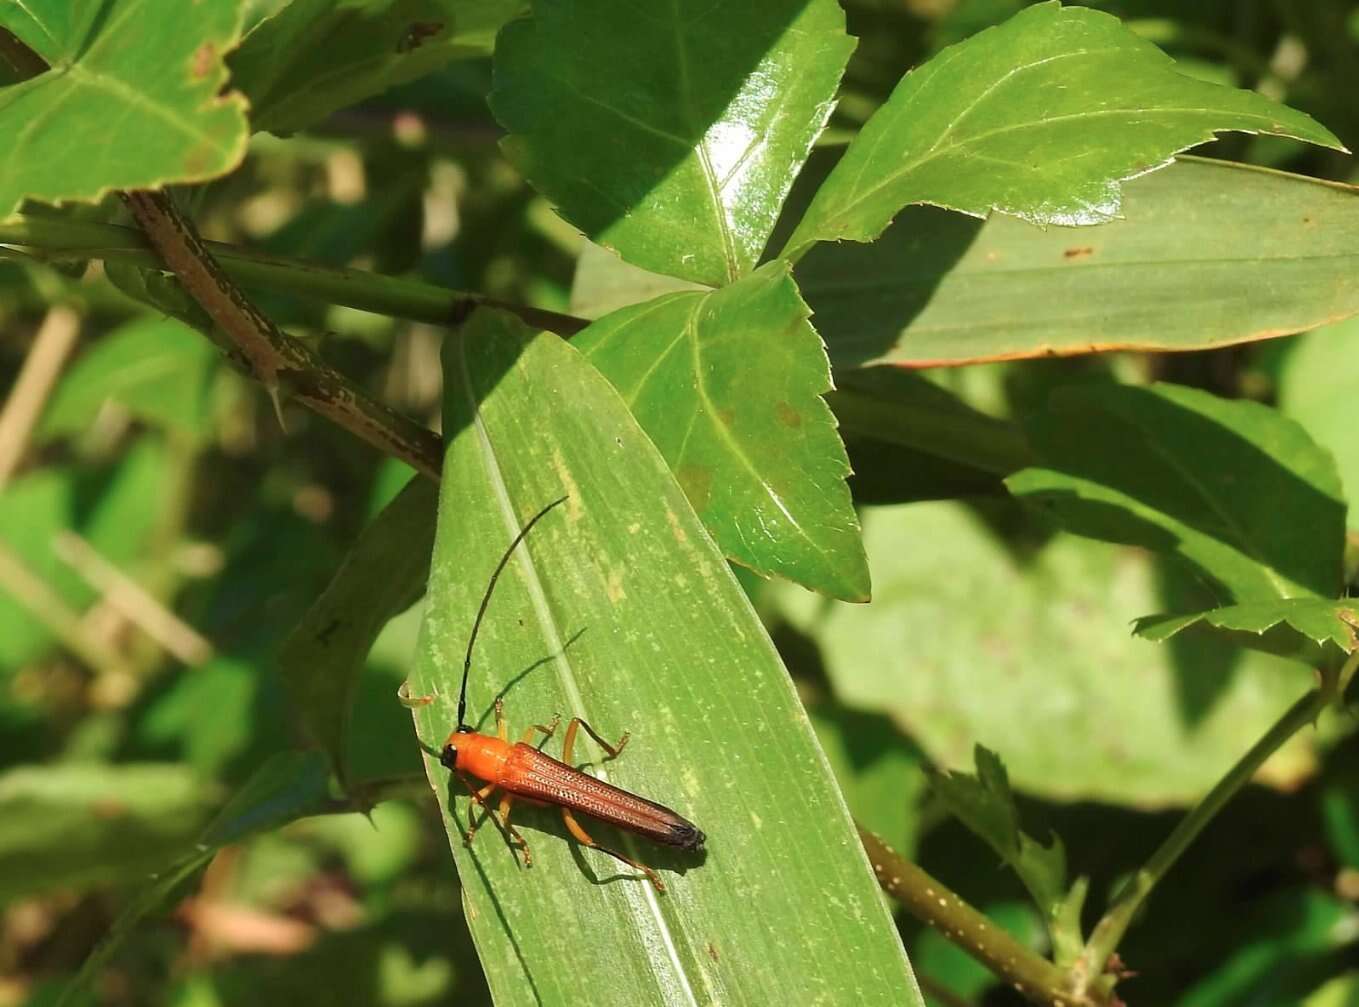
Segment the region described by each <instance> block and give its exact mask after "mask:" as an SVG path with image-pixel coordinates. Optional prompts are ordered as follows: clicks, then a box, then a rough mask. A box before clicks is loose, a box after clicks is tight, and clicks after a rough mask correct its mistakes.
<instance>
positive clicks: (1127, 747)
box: [762, 503, 1314, 807]
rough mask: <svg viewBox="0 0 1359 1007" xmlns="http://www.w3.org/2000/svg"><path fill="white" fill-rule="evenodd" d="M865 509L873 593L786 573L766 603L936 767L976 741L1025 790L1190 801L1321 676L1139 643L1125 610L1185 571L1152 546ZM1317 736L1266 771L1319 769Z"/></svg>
mask: <svg viewBox="0 0 1359 1007" xmlns="http://www.w3.org/2000/svg"><path fill="white" fill-rule="evenodd" d="M1021 514H1022V512H1021ZM983 517H985V518H988V519H989V521H990V522H992V524H995V525H1000V526H1001V528H1003V529H1004V531H1005V535H1004V537H1003V538H1002V537H1001V536H1000V535H998V534H997V533H996V530H995V528H994V527H992V526H991V525H988V523H987V522H986V521H983V520H982V518H983ZM862 519H863V525H864V542H865V545H866V546H867V549H868V554H869V555H870V556H872V557H873V579H874V582H875V584H874V592H873V604H871V605H847V604H842V603H835V602H832V603H827V602H826V600H825V599H823V598H820V597H817V596H815V595H812V594H809V593H807V592H805V591H802V590H800V589H798V588H796V587H793V586H792V585H786V584H774V585H770V587H769V588H768V589H767V590H766V592H765V594H764V595H763V597H762V600H767V602H768V604H769V606H770V607H771V609H773V610H774V611H775V612H776V613H777V614H778V615H779V616H781V617H782V618H783V619H785V620H787V621H788V622H789V623H791V624H792V626H793V627H794V628H795V629H797V630H800V631H801V632H802V633H804V634H806V635H807V636H809V637H811V638H813V639H815V640H816V641H817V644H818V648H819V657H820V663H821V664H822V665H823V666H824V669H825V670H824V674H825V676H826V678H827V679H828V680H829V682H830V684H831V686H832V688H833V690H834V693H835V696H836V698H838V699H839V700H840V702H842V703H844V704H845V705H846V706H848V707H850V708H851V709H854V710H859V711H871V712H876V713H883V714H886V715H887V716H889V717H891V718H892V720H893V721H894V722H895V723H896V724H898V725H900V726H901V728H902V730H904V731H905V732H906V733H907V734H908V735H909V736H910V737H911V739H912V740H914V741H915V742H916V744H918V745H919V746H920V747H921V748H922V749H923V750H924V752H925V753H926V755H927V756H928V757H929V759H930V761H932V762H933V763H935V764H936V765H942V766H957V765H965V764H967V763H970V762H971V760H972V749H973V746H974V745H975V744H977V743H980V744H983V745H985V746H986V747H988V748H990V749H993V750H995V751H1001V752H1004V753H1005V762H1006V766H1007V768H1008V771H1009V776H1010V779H1011V781H1012V783H1013V785H1014V787H1015V788H1016V789H1017V790H1020V791H1023V792H1025V793H1030V794H1035V795H1041V796H1043V797H1046V798H1049V799H1052V800H1058V801H1080V800H1090V801H1102V802H1105V803H1113V804H1123V805H1132V806H1136V807H1164V806H1165V805H1167V804H1185V803H1188V802H1192V801H1196V800H1198V799H1199V798H1200V797H1201V796H1202V795H1203V792H1204V791H1205V790H1207V789H1208V788H1209V787H1211V786H1212V785H1213V784H1214V783H1216V782H1217V781H1218V780H1219V779H1220V777H1221V775H1222V773H1223V771H1224V770H1225V769H1226V767H1228V766H1230V765H1231V764H1232V763H1233V762H1235V761H1236V760H1237V759H1238V758H1239V757H1240V755H1241V753H1242V752H1244V751H1245V750H1246V749H1248V748H1249V747H1250V746H1251V745H1253V744H1254V743H1255V742H1256V741H1257V740H1259V738H1260V736H1261V735H1262V734H1263V733H1264V732H1265V731H1266V730H1268V729H1269V727H1270V726H1271V725H1272V724H1274V722H1275V721H1276V720H1277V719H1278V717H1279V711H1280V710H1281V709H1283V708H1285V707H1287V706H1288V705H1289V704H1290V703H1292V702H1293V701H1294V700H1296V699H1297V698H1298V696H1299V695H1300V694H1302V693H1303V692H1305V691H1306V690H1308V689H1310V688H1312V687H1313V682H1312V676H1311V675H1310V674H1309V673H1307V672H1304V671H1302V669H1299V668H1298V667H1297V666H1296V665H1293V664H1291V663H1290V662H1287V661H1284V660H1282V659H1280V658H1276V657H1272V656H1270V655H1267V654H1258V653H1250V652H1246V653H1243V652H1241V651H1238V650H1236V649H1235V648H1233V647H1229V646H1225V645H1223V644H1221V643H1220V642H1218V641H1214V640H1212V639H1206V640H1194V641H1183V642H1182V641H1180V640H1176V641H1173V642H1172V643H1171V644H1170V645H1168V646H1157V645H1153V644H1150V643H1147V642H1145V641H1143V640H1138V639H1133V638H1130V637H1129V635H1128V621H1129V620H1130V619H1132V618H1133V617H1134V616H1136V615H1138V614H1140V613H1143V612H1154V611H1158V610H1164V609H1165V608H1166V607H1167V602H1166V592H1167V587H1166V580H1167V578H1168V576H1169V575H1171V574H1174V573H1175V572H1176V571H1175V570H1173V569H1170V570H1167V569H1164V566H1165V564H1164V562H1162V564H1160V565H1157V564H1156V563H1155V561H1154V559H1153V557H1150V556H1148V555H1147V554H1146V553H1142V552H1133V551H1130V550H1128V549H1123V548H1116V547H1113V546H1109V545H1105V544H1104V543H1101V542H1092V541H1089V540H1087V539H1081V538H1077V537H1075V536H1071V535H1061V534H1059V535H1057V536H1056V537H1055V538H1053V539H1052V540H1051V541H1050V542H1048V543H1047V544H1046V545H1043V546H1042V547H1041V548H1036V547H1035V546H1034V545H1033V543H1032V541H1031V540H1027V541H1026V537H1025V536H1023V535H1018V534H1016V532H1015V531H1014V530H1013V524H1014V515H1012V514H1007V513H1005V512H1004V511H1000V512H997V511H996V510H995V509H994V508H993V509H991V510H979V509H977V508H972V507H964V506H962V505H960V504H956V503H927V504H915V505H913V506H910V507H873V508H868V509H866V510H865V511H864V512H863V514H862ZM1183 579H1184V578H1181V580H1183ZM1176 586H1177V589H1180V590H1182V589H1183V587H1184V585H1183V584H1182V583H1181V584H1177V585H1176ZM1110 711H1116V715H1115V714H1113V713H1111V712H1110ZM1312 744H1313V739H1312V738H1311V737H1310V736H1308V735H1306V734H1304V735H1300V736H1299V737H1298V738H1297V739H1295V740H1294V741H1293V742H1290V745H1289V747H1287V748H1285V750H1284V752H1283V753H1282V754H1281V755H1280V756H1278V757H1277V761H1274V762H1272V763H1271V764H1270V766H1269V770H1268V773H1269V779H1271V780H1273V781H1276V782H1278V783H1281V784H1284V785H1288V784H1290V783H1291V784H1296V783H1297V782H1298V781H1299V779H1300V776H1301V775H1303V774H1310V773H1311V772H1312V771H1313V769H1314V760H1313V758H1312V756H1311V754H1310V752H1311V746H1312Z"/></svg>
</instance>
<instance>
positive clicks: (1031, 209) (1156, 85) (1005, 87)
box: [785, 0, 1344, 257]
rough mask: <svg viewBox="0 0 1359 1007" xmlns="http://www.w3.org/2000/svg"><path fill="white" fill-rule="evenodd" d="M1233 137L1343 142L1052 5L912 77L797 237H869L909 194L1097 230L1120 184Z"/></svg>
mask: <svg viewBox="0 0 1359 1007" xmlns="http://www.w3.org/2000/svg"><path fill="white" fill-rule="evenodd" d="M1223 130H1240V131H1245V132H1250V133H1275V134H1279V135H1283V136H1291V137H1296V138H1298V139H1301V140H1307V141H1309V142H1311V143H1317V144H1322V145H1323V146H1327V147H1334V148H1336V149H1341V150H1343V149H1344V148H1343V147H1342V146H1341V144H1340V141H1339V140H1337V139H1336V138H1335V136H1334V135H1333V134H1332V133H1331V132H1330V131H1329V130H1327V129H1325V128H1324V127H1322V126H1320V125H1318V124H1317V123H1316V122H1314V121H1313V120H1312V119H1311V118H1310V117H1309V116H1306V115H1304V114H1302V113H1301V112H1295V111H1293V110H1292V109H1289V108H1286V107H1285V106H1283V105H1279V104H1277V103H1275V102H1272V101H1270V100H1269V99H1267V98H1264V97H1261V96H1260V95H1258V94H1255V93H1254V92H1251V91H1237V90H1233V89H1231V88H1226V87H1222V86H1220V85H1216V84H1208V83H1205V82H1203V81H1199V80H1195V79H1194V78H1192V77H1186V76H1184V75H1183V74H1180V73H1179V72H1177V71H1176V69H1175V64H1174V62H1173V61H1172V60H1171V59H1170V58H1169V57H1168V56H1166V55H1165V53H1163V52H1161V50H1160V49H1158V48H1156V46H1154V45H1153V44H1152V43H1150V42H1147V41H1146V40H1144V39H1142V38H1139V37H1138V36H1137V35H1134V34H1133V33H1132V32H1130V31H1128V30H1127V29H1126V28H1125V27H1124V26H1123V25H1122V23H1121V22H1120V21H1119V20H1118V19H1117V18H1115V17H1113V16H1112V15H1110V14H1105V13H1103V12H1102V11H1096V10H1091V9H1089V8H1086V7H1062V6H1061V5H1060V4H1059V3H1056V2H1055V0H1054V2H1051V3H1042V4H1036V5H1034V6H1033V7H1029V8H1027V9H1026V10H1023V11H1021V12H1020V13H1019V14H1016V15H1015V16H1014V17H1013V18H1011V19H1010V20H1009V21H1007V22H1005V23H1004V24H1002V25H998V26H997V27H995V28H989V29H987V30H986V31H983V32H981V33H979V34H977V35H975V36H973V37H972V38H970V39H968V40H967V41H966V42H961V43H959V44H958V45H955V46H952V47H950V48H948V49H945V50H944V51H942V52H941V53H939V54H938V55H937V56H935V57H934V58H933V59H931V60H930V61H929V62H928V63H926V64H924V65H923V66H921V67H919V68H917V69H915V70H913V71H912V72H911V73H909V74H907V75H906V76H905V77H904V78H903V79H902V81H901V83H900V84H898V85H897V88H896V90H895V91H893V92H892V96H891V97H890V98H889V99H888V100H887V103H886V104H885V105H883V106H882V108H880V109H879V110H878V111H877V112H876V113H875V114H874V115H873V117H872V118H871V119H869V121H868V123H867V124H866V125H865V126H864V128H863V129H862V130H861V131H860V133H859V135H858V136H857V137H856V138H855V139H854V141H853V142H852V143H851V144H850V145H849V149H848V150H846V151H845V156H844V157H843V158H842V159H841V161H840V163H839V164H837V165H836V166H835V169H834V171H832V172H831V175H830V177H829V178H828V179H827V180H826V182H825V183H824V184H823V185H822V187H821V189H820V190H819V191H818V192H817V194H816V197H815V199H813V201H812V205H811V207H810V208H808V210H807V214H806V216H804V217H803V219H802V221H801V222H800V223H799V224H798V227H797V230H796V231H795V232H794V233H793V237H792V238H791V239H789V242H788V248H787V250H786V252H785V254H789V255H791V256H792V257H797V256H798V255H800V254H801V253H802V252H804V251H806V250H807V249H808V248H809V247H810V246H811V245H812V244H813V243H815V242H817V241H838V240H842V239H850V240H853V241H872V240H873V239H874V238H876V237H877V236H878V235H879V234H881V233H882V231H883V229H884V228H885V227H886V226H887V225H888V224H889V223H890V222H891V220H892V218H893V217H894V216H896V214H897V212H898V211H899V210H900V209H901V208H902V207H904V206H907V205H909V204H911V203H930V204H933V205H935V206H942V207H945V208H947V209H951V210H959V211H961V212H963V213H969V214H972V215H973V216H979V217H980V216H985V215H986V214H987V213H989V212H991V211H992V210H1000V211H1002V212H1004V213H1009V214H1013V215H1014V216H1017V217H1022V218H1024V219H1025V220H1028V221H1031V222H1033V223H1036V224H1071V225H1074V224H1098V223H1101V222H1102V221H1106V220H1112V219H1114V218H1115V217H1116V216H1118V213H1119V201H1120V185H1119V183H1120V182H1122V181H1124V180H1126V179H1129V178H1132V177H1133V176H1135V175H1140V174H1143V173H1145V172H1147V171H1149V170H1151V169H1153V168H1157V167H1160V166H1162V165H1164V164H1165V163H1166V162H1167V161H1168V160H1169V159H1170V157H1171V155H1173V154H1175V153H1176V152H1178V151H1181V150H1184V149H1186V148H1188V147H1192V146H1194V145H1195V144H1199V143H1203V142H1204V141H1207V140H1212V139H1213V138H1214V135H1215V134H1216V133H1217V132H1219V131H1223Z"/></svg>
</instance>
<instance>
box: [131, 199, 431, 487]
mask: <svg viewBox="0 0 1359 1007" xmlns="http://www.w3.org/2000/svg"><path fill="white" fill-rule="evenodd" d="M123 199H124V201H125V202H126V203H127V205H128V207H129V208H130V209H131V210H132V213H133V216H135V217H136V218H137V222H138V223H139V224H141V226H142V230H144V231H145V232H146V236H147V238H148V239H149V240H150V241H151V244H152V245H153V246H154V247H155V249H156V251H157V253H159V255H160V257H161V259H163V260H164V262H165V265H166V266H167V267H169V269H170V270H171V271H172V272H173V273H174V274H175V276H177V277H178V278H179V282H180V283H181V284H182V285H183V287H184V289H185V290H186V291H187V292H188V293H189V295H190V296H191V297H193V299H194V300H195V301H197V302H198V304H199V305H200V306H201V307H202V308H203V310H204V311H205V312H207V314H208V316H209V317H210V318H211V319H212V320H213V322H214V323H216V325H217V326H218V328H220V329H221V330H222V331H223V332H224V333H225V334H226V336H227V337H228V338H229V339H230V340H231V342H232V344H233V345H234V346H235V347H236V349H238V350H239V351H240V353H241V355H242V356H243V357H244V358H245V360H246V361H247V362H248V363H249V364H250V368H251V370H252V371H253V372H254V376H255V378H256V379H257V380H258V381H260V382H261V383H263V385H264V387H265V388H266V389H267V390H268V392H269V394H270V396H271V397H272V398H273V400H274V407H275V409H278V408H279V398H280V394H284V393H286V394H290V395H291V396H293V397H295V398H296V399H297V400H298V401H299V402H301V403H302V404H303V405H305V406H306V407H307V408H309V409H311V410H312V411H313V412H315V413H317V414H318V415H320V416H324V417H325V418H326V419H328V420H330V421H332V422H333V423H335V424H336V425H338V426H340V427H343V428H344V429H346V430H348V431H349V432H350V433H352V434H355V435H357V436H358V437H359V438H361V439H362V440H365V441H367V442H368V443H370V444H372V445H374V446H375V447H377V448H378V449H379V450H380V451H383V452H385V453H387V454H390V455H393V456H395V457H397V458H400V459H401V460H402V461H404V462H406V463H407V464H409V465H411V466H412V467H413V468H415V469H416V471H418V472H421V473H423V474H424V475H426V476H428V477H429V478H431V479H434V480H436V481H437V480H438V478H439V470H440V467H441V465H442V463H443V442H442V440H441V439H440V438H439V436H438V435H437V434H435V433H434V432H432V431H430V430H428V429H426V428H425V427H422V426H420V424H418V423H416V422H415V421H414V420H412V419H410V418H409V417H406V416H403V415H401V414H400V413H398V412H397V411H396V410H394V409H391V408H389V407H388V406H386V405H384V404H383V403H381V402H378V401H377V400H376V399H374V398H372V397H371V396H369V395H368V394H367V393H366V392H364V391H363V390H362V389H360V388H359V387H358V386H356V385H354V384H352V383H351V382H350V381H349V379H348V378H346V377H345V376H344V375H343V374H341V373H340V372H339V371H337V370H335V369H334V368H332V367H331V366H330V365H329V364H327V363H325V362H324V361H323V360H321V359H320V358H319V357H318V356H316V354H314V353H313V352H312V351H311V350H310V349H308V348H307V347H306V346H304V345H303V344H302V343H300V342H298V341H297V340H296V339H293V338H292V337H291V336H288V335H286V334H285V333H284V332H283V331H282V330H281V329H279V327H278V326H277V325H275V324H274V322H273V321H272V320H271V319H270V318H269V317H268V316H267V315H265V314H264V312H262V311H260V310H259V309H258V308H257V307H255V305H254V304H253V303H252V302H251V301H250V300H249V299H248V298H247V297H246V296H245V294H243V293H242V292H241V291H240V290H239V289H238V288H237V287H236V285H235V284H234V283H232V282H231V280H230V279H229V278H227V276H226V275H225V274H224V273H223V272H222V270H221V267H219V266H218V265H217V261H216V259H214V258H213V256H212V253H211V252H210V251H208V249H207V247H206V246H205V245H204V243H203V240H202V239H201V238H200V237H199V236H198V232H197V231H196V230H194V228H193V225H192V224H190V223H189V221H188V219H187V218H186V217H184V216H183V215H182V214H181V213H180V212H179V211H178V210H177V209H176V208H175V206H174V204H173V203H172V202H171V201H170V197H169V196H167V195H166V194H165V193H152V192H129V193H124V194H123ZM281 421H282V413H281V412H280V422H281Z"/></svg>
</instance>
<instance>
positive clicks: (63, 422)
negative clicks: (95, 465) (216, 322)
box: [38, 318, 219, 439]
mask: <svg viewBox="0 0 1359 1007" xmlns="http://www.w3.org/2000/svg"><path fill="white" fill-rule="evenodd" d="M218 360H219V354H218V352H217V350H216V349H215V348H214V347H213V345H212V344H211V343H209V342H208V341H207V340H205V339H204V338H203V337H202V336H200V335H199V334H198V333H197V332H195V331H194V330H193V329H190V328H188V327H187V326H185V325H183V324H182V323H180V322H177V321H174V320H172V319H166V318H139V319H136V320H135V321H132V322H128V323H127V324H126V325H123V326H120V327H119V328H117V329H115V330H114V331H113V332H110V333H109V334H108V335H107V336H105V337H104V338H103V339H101V340H100V341H99V342H98V343H96V344H95V345H94V346H93V347H91V348H90V350H89V351H88V352H86V353H85V354H83V355H82V356H81V357H80V358H79V359H78V360H77V361H76V362H75V364H74V366H72V367H71V369H70V371H69V372H68V373H67V374H66V376H65V377H64V378H62V380H61V383H60V384H59V385H57V388H56V391H55V392H54V393H53V395H52V398H51V400H50V401H49V402H48V404H47V409H46V410H45V411H44V412H43V416H42V421H41V424H40V426H39V428H38V435H39V436H40V437H44V438H51V437H59V436H62V435H64V434H72V433H78V432H79V431H81V430H83V429H84V428H85V427H86V426H87V425H88V424H89V422H90V421H91V420H92V419H94V417H95V414H96V413H98V411H99V409H100V407H101V406H103V404H104V403H105V402H107V401H110V400H112V401H115V402H118V403H120V404H122V405H123V406H125V407H126V408H127V409H128V411H129V412H131V413H132V414H133V415H134V416H136V417H138V418H139V419H143V420H146V421H148V422H151V423H155V424H157V425H158V426H163V427H166V428H168V429H170V430H175V431H178V432H180V433H183V434H186V435H188V436H189V437H191V438H194V439H202V438H203V437H205V436H206V435H207V433H208V432H209V429H210V427H211V423H212V398H211V390H212V379H213V376H214V373H215V372H216V369H217V364H218Z"/></svg>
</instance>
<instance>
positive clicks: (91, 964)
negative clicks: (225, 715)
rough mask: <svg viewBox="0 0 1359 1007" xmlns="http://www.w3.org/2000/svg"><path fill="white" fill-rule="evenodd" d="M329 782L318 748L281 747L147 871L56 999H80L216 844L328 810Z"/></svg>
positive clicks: (66, 1001) (199, 867)
mask: <svg viewBox="0 0 1359 1007" xmlns="http://www.w3.org/2000/svg"><path fill="white" fill-rule="evenodd" d="M327 783H328V780H327V774H326V767H325V763H324V761H323V760H322V758H321V756H320V754H319V753H316V752H281V753H279V754H278V755H275V756H274V757H273V758H271V759H270V760H269V761H267V762H265V763H264V765H262V766H261V767H260V768H259V769H258V770H257V771H256V772H255V774H254V775H253V776H252V777H251V778H250V779H249V780H248V781H247V782H246V784H245V786H243V787H242V788H241V789H240V791H238V792H237V794H236V795H235V796H234V797H233V798H232V799H231V800H230V801H228V802H227V804H226V807H224V808H223V809H222V810H221V811H220V812H218V814H217V817H216V818H214V819H213V820H212V822H211V823H210V824H209V825H208V827H207V829H206V831H205V832H204V834H203V835H202V837H201V838H200V839H199V842H198V843H197V844H196V845H195V846H194V848H193V849H192V851H190V852H188V853H186V854H185V855H184V856H183V857H181V858H179V859H178V860H175V861H173V862H172V863H171V864H170V866H169V867H168V868H167V869H165V870H163V871H161V872H160V873H158V874H153V875H151V877H150V879H149V881H148V883H147V884H146V885H145V886H144V887H143V888H142V889H141V891H139V892H138V893H137V895H136V897H135V898H133V899H132V901H130V902H129V903H128V904H127V905H126V906H125V907H124V908H123V911H122V912H121V913H119V914H118V917H117V919H115V920H114V921H113V925H112V926H111V927H109V929H108V931H107V933H105V934H104V936H103V938H102V939H101V940H100V942H99V943H98V944H97V945H96V946H95V948H94V950H93V951H91V952H90V954H89V955H88V956H87V957H86V958H85V961H84V962H83V963H82V964H81V966H80V971H79V972H78V973H76V976H75V978H73V979H72V980H71V982H70V983H69V984H68V985H67V987H66V989H65V990H64V991H63V994H62V998H61V1001H60V1003H61V1004H62V1005H69V1004H71V1003H72V1002H79V1001H78V999H77V998H78V996H79V994H80V993H82V992H83V991H84V990H86V989H87V988H88V987H89V986H90V985H91V984H92V983H93V982H94V980H95V977H97V976H98V975H99V973H100V972H101V971H102V970H103V968H104V966H105V965H106V964H108V962H109V961H110V960H111V959H112V958H113V956H114V955H116V954H117V953H118V951H119V949H121V948H122V946H123V943H124V942H125V941H126V940H127V938H128V937H129V936H131V934H132V932H133V931H134V930H135V929H136V928H137V925H138V924H139V923H141V921H142V920H143V919H144V918H145V917H146V916H148V915H150V914H151V913H153V912H155V911H156V910H157V909H159V908H160V907H161V906H162V905H164V904H165V903H166V902H168V901H169V900H170V898H171V897H172V896H173V895H174V894H175V893H176V892H177V891H179V889H180V888H181V887H182V886H183V885H184V883H185V882H186V881H188V880H189V879H190V878H191V877H193V876H194V875H195V874H197V873H198V872H199V871H200V870H202V869H203V868H204V867H206V866H207V865H208V862H209V861H210V860H212V858H213V857H214V856H215V855H216V854H217V850H218V849H219V848H220V847H222V846H224V845H226V844H227V843H233V842H239V841H240V840H242V839H245V838H246V837H247V836H250V835H252V834H254V833H256V832H260V831H263V830H264V829H270V828H277V827H278V826H280V825H283V824H286V823H287V822H290V821H292V820H293V819H296V818H301V817H303V816H305V815H312V814H319V813H320V812H322V811H324V810H326V807H327V802H328V796H329V795H328V793H327Z"/></svg>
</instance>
